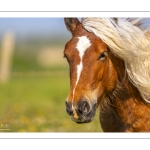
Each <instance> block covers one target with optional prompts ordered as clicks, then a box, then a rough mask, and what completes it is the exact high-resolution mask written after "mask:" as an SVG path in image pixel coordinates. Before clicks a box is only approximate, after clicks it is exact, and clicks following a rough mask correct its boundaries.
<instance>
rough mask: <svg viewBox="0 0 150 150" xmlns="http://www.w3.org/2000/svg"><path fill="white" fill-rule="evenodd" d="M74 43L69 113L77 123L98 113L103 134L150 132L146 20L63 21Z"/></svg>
mask: <svg viewBox="0 0 150 150" xmlns="http://www.w3.org/2000/svg"><path fill="white" fill-rule="evenodd" d="M64 21H65V24H66V27H67V29H68V30H69V31H70V32H71V34H72V38H71V40H70V41H69V42H67V43H66V45H65V50H64V56H65V57H66V59H67V61H68V63H69V67H70V92H69V94H68V97H67V99H66V110H67V113H68V114H69V115H70V116H71V119H72V120H73V121H75V122H77V123H87V122H90V121H92V120H93V119H94V116H95V112H96V109H97V108H98V107H99V108H100V124H101V127H102V129H103V131H104V132H147V131H150V47H149V45H150V34H149V28H148V26H147V27H146V26H145V27H144V26H143V24H144V21H143V19H131V18H127V19H123V18H122V19H121V18H82V21H81V22H80V21H79V20H78V19H77V18H65V19H64Z"/></svg>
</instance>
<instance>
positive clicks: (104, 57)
mask: <svg viewBox="0 0 150 150" xmlns="http://www.w3.org/2000/svg"><path fill="white" fill-rule="evenodd" d="M106 56H107V52H103V53H102V54H101V55H100V56H99V58H98V60H105V59H106Z"/></svg>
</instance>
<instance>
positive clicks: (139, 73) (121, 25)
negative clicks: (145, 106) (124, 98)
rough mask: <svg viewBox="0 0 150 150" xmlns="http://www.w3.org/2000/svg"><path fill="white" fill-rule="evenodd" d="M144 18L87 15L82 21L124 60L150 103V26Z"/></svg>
mask: <svg viewBox="0 0 150 150" xmlns="http://www.w3.org/2000/svg"><path fill="white" fill-rule="evenodd" d="M143 23H144V22H143V20H142V19H121V18H118V19H113V18H83V19H82V25H83V27H84V28H85V29H86V30H88V31H89V32H93V33H94V34H95V35H96V36H98V37H99V38H101V39H102V40H103V41H104V42H105V43H106V44H107V45H108V47H109V48H110V50H111V51H112V52H113V53H114V54H115V55H117V56H118V57H119V58H121V59H122V60H124V63H125V67H126V71H127V73H128V76H129V78H130V80H131V82H132V83H133V84H134V86H136V87H137V88H138V90H139V92H140V94H141V96H142V97H143V99H144V100H145V101H146V102H148V103H150V34H149V33H148V32H149V31H150V28H149V27H148V26H147V27H142V26H143Z"/></svg>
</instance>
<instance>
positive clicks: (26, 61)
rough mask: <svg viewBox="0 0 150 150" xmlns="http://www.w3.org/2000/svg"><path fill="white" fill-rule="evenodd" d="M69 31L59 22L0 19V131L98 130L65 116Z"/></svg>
mask: <svg viewBox="0 0 150 150" xmlns="http://www.w3.org/2000/svg"><path fill="white" fill-rule="evenodd" d="M70 38H71V33H70V32H68V31H67V29H66V27H65V24H64V20H63V18H0V132H101V131H102V130H101V127H100V125H99V115H98V114H99V112H97V114H96V117H95V119H94V121H93V122H91V123H87V124H76V123H75V122H73V121H72V120H71V119H70V117H69V115H68V114H67V113H66V108H65V99H66V97H67V94H68V92H69V68H68V64H67V61H66V60H65V59H64V58H63V50H64V46H65V44H66V42H67V41H68V40H70Z"/></svg>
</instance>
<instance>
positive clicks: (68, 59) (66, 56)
mask: <svg viewBox="0 0 150 150" xmlns="http://www.w3.org/2000/svg"><path fill="white" fill-rule="evenodd" d="M64 58H66V59H67V61H68V63H69V62H70V61H69V59H68V57H67V56H66V55H65V54H64Z"/></svg>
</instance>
